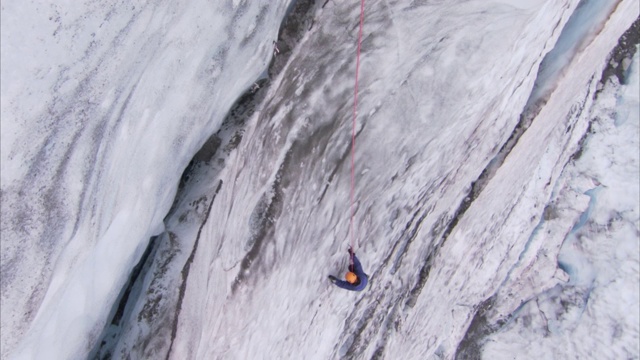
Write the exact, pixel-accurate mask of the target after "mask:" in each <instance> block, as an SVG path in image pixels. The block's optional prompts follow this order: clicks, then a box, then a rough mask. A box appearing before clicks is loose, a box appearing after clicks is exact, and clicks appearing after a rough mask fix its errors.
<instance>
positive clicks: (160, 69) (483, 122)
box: [2, 0, 638, 359]
mask: <svg viewBox="0 0 640 360" xmlns="http://www.w3.org/2000/svg"><path fill="white" fill-rule="evenodd" d="M294 5H295V6H293V7H292V8H291V9H289V11H287V7H288V3H287V2H285V1H281V2H275V1H269V2H266V1H265V2H263V3H262V4H259V3H258V2H249V1H217V2H214V3H210V2H209V3H207V2H198V1H196V2H190V3H176V2H161V3H158V4H155V5H151V4H145V3H141V4H136V5H135V6H132V7H131V8H124V7H121V6H116V4H115V3H113V4H106V3H101V4H100V5H95V4H93V3H87V4H84V5H83V6H77V7H76V8H66V7H64V8H63V7H59V6H51V5H46V6H45V4H35V5H29V4H22V3H19V2H14V3H12V4H6V5H5V4H3V13H2V65H3V66H2V330H3V331H2V357H3V358H5V357H6V358H42V357H43V356H45V354H46V356H47V357H48V358H61V359H62V358H78V357H85V356H87V355H89V356H90V357H98V358H104V357H108V356H112V357H114V358H126V357H130V358H167V357H169V358H174V359H254V358H257V359H259V358H300V357H304V358H318V359H326V358H340V357H354V358H405V359H413V358H432V357H443V358H453V357H455V356H458V357H461V358H464V357H471V358H474V357H478V356H480V355H479V354H480V351H481V347H482V346H483V345H484V344H485V343H486V342H487V341H490V342H494V341H497V342H501V341H502V342H505V341H509V342H511V343H513V344H514V346H513V347H512V348H509V351H512V349H522V347H516V345H515V344H517V342H515V341H513V340H511V338H509V336H514V335H504V336H503V337H500V336H502V335H495V336H494V335H491V333H493V332H495V331H497V330H501V329H503V327H502V325H504V324H507V323H508V324H512V323H517V321H512V320H513V319H515V318H517V314H516V313H514V312H516V311H517V310H518V309H519V306H520V304H521V303H522V302H526V301H528V300H529V299H531V298H533V297H535V296H537V295H539V294H540V293H542V292H544V291H545V290H547V289H550V288H553V287H554V286H555V285H556V284H562V283H563V282H566V281H567V280H569V277H568V276H567V274H566V273H565V272H564V271H563V270H562V269H560V268H558V262H557V260H556V258H557V254H558V252H559V251H560V248H561V245H562V243H563V240H564V239H565V237H566V236H567V234H570V233H571V231H572V229H573V228H574V224H576V223H578V222H579V220H580V215H581V212H582V211H584V210H585V209H587V207H588V199H587V200H586V201H584V198H582V200H580V199H578V200H577V201H574V202H572V203H571V206H564V205H559V206H558V207H557V208H554V207H553V206H551V205H549V204H550V201H552V200H553V201H556V199H558V196H560V195H559V194H561V193H562V191H560V190H559V189H562V184H565V183H569V180H566V179H568V178H572V176H571V175H564V177H561V173H562V172H563V169H565V165H566V164H567V162H568V161H569V159H570V158H571V157H572V155H573V154H574V153H575V152H576V151H577V150H578V149H579V147H580V140H581V139H582V138H583V136H584V134H585V132H586V131H587V128H588V124H589V121H590V120H591V112H590V111H589V110H588V109H590V108H591V106H592V102H593V96H594V93H595V91H596V86H597V83H598V81H599V79H600V74H601V72H602V68H603V66H604V64H605V60H606V59H607V55H608V54H609V52H610V51H611V49H612V48H613V47H614V45H615V44H616V42H617V40H618V38H619V37H620V35H621V34H622V33H623V32H624V31H625V30H626V29H627V28H628V27H629V26H630V25H631V23H632V22H633V21H634V20H635V19H636V18H637V17H638V1H637V0H621V1H605V2H603V1H593V0H592V1H587V0H583V1H579V0H564V1H556V0H553V1H550V0H549V1H543V0H529V1H524V0H517V1H500V0H492V1H486V0H473V1H461V0H460V1H431V2H426V1H410V0H397V1H392V0H386V1H385V0H379V1H376V0H368V1H367V2H366V14H365V19H366V20H365V28H364V38H363V44H362V63H361V74H360V81H361V83H360V89H361V91H360V97H359V99H360V101H359V117H358V121H357V139H356V188H355V191H356V194H355V195H356V200H357V203H356V212H355V222H356V224H357V225H356V237H357V246H356V250H357V253H358V256H359V257H360V259H361V261H362V262H363V265H364V266H365V270H366V271H367V272H368V273H369V275H370V285H369V287H368V289H367V290H366V291H364V292H362V293H350V292H346V291H342V290H339V289H337V288H335V287H333V286H332V285H331V284H330V283H329V282H328V281H327V280H326V276H327V275H328V274H334V275H340V274H341V273H342V272H343V271H344V270H345V268H346V264H347V261H348V258H347V255H346V248H347V246H348V244H349V238H348V229H349V185H350V178H349V175H350V168H349V165H350V162H349V155H350V145H351V144H350V134H351V117H350V116H351V106H352V95H353V78H354V70H355V62H354V60H355V47H356V37H357V31H358V28H357V25H358V17H359V6H358V4H357V3H356V2H342V1H333V0H329V1H326V0H321V1H313V0H298V1H296V2H295V4H294ZM30 6H31V8H30ZM285 13H286V14H288V15H289V17H288V19H287V22H286V23H285V24H284V25H283V27H282V28H280V22H281V20H282V18H283V17H284V16H285ZM25 14H28V15H32V16H26V18H28V20H27V21H22V22H21V21H19V19H21V18H25ZM35 15H37V16H35ZM278 32H279V34H278ZM274 40H277V43H276V48H277V50H275V49H274V45H273V43H272V42H273V41H274ZM571 44H573V46H568V45H571ZM556 45H558V46H556ZM552 50H554V51H552ZM274 55H275V58H272V59H271V61H270V62H269V58H270V57H273V56H274ZM267 66H268V71H267ZM541 68H542V69H541ZM545 69H549V71H545ZM261 77H266V78H262V79H261V80H259V81H258V82H257V83H256V86H254V87H252V83H253V82H254V81H256V80H257V79H258V78H261ZM24 79H28V80H24ZM251 87H252V89H251V90H248V89H249V88H251ZM534 89H535V91H533V90H534ZM241 95H242V96H241ZM236 100H237V102H236V103H235V105H234V106H233V108H232V111H231V113H229V114H227V112H228V111H229V109H230V108H231V106H232V104H233V103H234V101H236ZM225 115H226V116H225ZM636 116H637V115H636ZM631 123H632V122H631ZM203 144H205V146H204V147H203V148H202V149H201V150H200V151H199V152H198V149H199V148H200V146H201V145H203ZM196 152H198V153H197V154H196V156H195V158H194V159H193V161H192V162H191V164H190V165H189V166H188V168H187V171H186V172H185V176H184V177H183V179H182V181H181V182H180V192H179V194H178V197H177V198H176V199H175V201H174V202H173V206H172V201H173V196H174V195H175V193H176V190H177V188H178V179H179V178H180V173H181V172H182V170H183V169H184V168H185V166H187V164H188V163H189V160H190V159H191V157H192V156H193V155H194V154H195V153H196ZM636 167H637V164H636ZM577 171H579V170H577ZM630 171H631V173H633V169H631V170H630ZM559 179H560V180H559ZM559 204H562V202H559ZM563 206H564V207H563ZM170 208H171V210H170ZM635 211H636V212H635V216H636V219H637V208H636V210H635ZM167 212H169V215H167V216H166V218H164V217H165V215H166V214H167ZM552 215H553V216H552ZM629 216H630V219H631V222H633V219H634V218H633V216H634V213H633V212H631V213H630V214H629ZM163 218H164V221H163ZM550 218H554V219H555V220H554V221H543V219H544V220H550ZM634 225H635V227H636V229H638V222H637V220H636V223H635V224H632V225H630V226H631V227H633V226H634ZM545 230H547V231H549V234H552V235H549V236H548V237H545V236H542V235H543V234H544V231H545ZM632 230H633V229H631V230H629V231H630V232H629V233H628V234H627V235H625V236H633V234H632V233H633V231H632ZM152 235H159V236H157V237H155V238H154V240H153V241H152V242H151V246H149V247H148V248H147V244H148V243H149V238H150V237H151V236H152ZM636 235H637V232H636ZM576 236H577V235H576ZM145 248H147V251H146V252H145ZM143 253H144V256H143ZM540 254H543V255H540ZM141 257H142V258H143V261H142V262H140V264H139V267H138V269H137V270H136V271H135V273H136V274H138V277H136V278H132V279H131V281H130V285H131V286H129V287H125V288H123V290H122V291H121V287H123V286H124V285H125V284H126V283H127V278H128V276H129V273H130V272H131V270H132V269H133V268H134V265H135V264H136V263H137V262H138V260H139V259H140V258H141ZM565 270H567V269H566V268H565ZM569 275H572V276H573V274H572V273H571V272H570V271H569ZM628 276H630V278H631V279H633V276H636V278H637V267H636V268H635V272H634V270H633V269H632V270H631V272H630V273H629V274H628ZM571 281H575V279H571ZM119 291H120V294H118V292H119ZM551 297H552V296H551ZM630 301H631V302H633V301H634V300H633V298H632V299H631V300H630ZM112 304H114V305H113V307H112ZM549 306H551V305H549ZM514 314H515V315H514ZM505 328H509V329H513V328H516V327H515V326H513V325H510V326H509V327H505ZM516 330H517V329H516ZM636 332H637V328H636ZM522 333H523V331H519V332H518V333H517V334H516V335H515V336H516V337H517V336H520V334H522ZM509 334H513V332H511V333H509ZM487 336H489V337H487ZM527 336H529V335H527ZM534 336H535V335H534ZM502 339H505V340H502ZM625 339H627V338H625ZM559 341H561V340H559ZM556 344H562V343H561V342H559V343H554V344H553V345H551V346H550V347H549V348H550V349H555V348H553V346H555V345H556ZM505 349H506V347H501V346H488V345H487V346H485V348H484V350H485V351H486V352H485V354H488V356H490V357H493V356H496V354H497V355H503V356H505V353H504V352H503V351H505ZM551 351H553V350H551ZM506 355H508V356H510V355H511V353H509V354H506ZM636 356H637V354H636Z"/></svg>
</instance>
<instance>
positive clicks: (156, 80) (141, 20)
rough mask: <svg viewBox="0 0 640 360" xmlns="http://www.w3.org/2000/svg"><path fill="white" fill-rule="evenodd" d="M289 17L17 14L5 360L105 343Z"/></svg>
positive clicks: (161, 6) (6, 201)
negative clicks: (188, 180)
mask: <svg viewBox="0 0 640 360" xmlns="http://www.w3.org/2000/svg"><path fill="white" fill-rule="evenodd" d="M285 8H286V3H285V2H284V1H282V2H278V3H277V2H272V3H271V4H270V5H269V6H268V7H266V6H264V5H260V4H253V5H251V4H246V3H242V4H240V3H237V4H235V5H233V6H231V5H230V4H226V3H223V2H218V3H211V2H206V1H196V2H191V3H189V4H186V3H182V4H180V3H175V2H172V1H165V2H159V3H158V2H156V3H153V4H150V3H135V4H130V5H129V6H126V7H124V6H121V4H119V3H117V2H113V1H112V2H98V3H95V2H84V3H79V4H74V5H73V6H70V5H65V4H50V3H49V2H39V1H35V2H29V3H21V2H10V3H7V4H5V3H4V2H3V11H2V139H1V143H2V194H3V196H2V213H3V217H2V328H3V336H2V357H3V358H4V357H6V356H7V354H9V353H11V354H13V355H12V356H13V357H15V358H33V357H36V358H42V357H44V356H45V355H44V354H47V357H49V356H50V354H55V357H57V358H74V357H77V356H80V354H85V353H86V351H87V348H90V347H91V346H92V345H93V344H92V343H93V341H95V339H96V336H97V335H98V333H99V331H100V329H101V328H102V326H103V324H104V322H105V321H106V316H107V314H108V312H109V308H110V307H111V304H112V303H113V302H114V301H115V299H116V296H117V294H118V292H119V290H120V288H121V287H122V286H123V284H124V283H125V281H126V279H127V276H128V273H129V271H130V270H131V269H132V267H133V265H134V264H135V263H136V261H137V259H138V258H139V257H140V255H141V254H142V252H143V251H144V248H145V247H146V244H147V242H148V241H149V238H150V236H151V235H154V234H158V233H160V232H162V231H164V224H163V218H164V217H165V215H166V213H167V211H168V210H169V208H170V206H171V203H172V201H173V198H174V196H175V191H176V185H177V183H178V180H179V177H180V174H181V172H182V170H183V169H184V167H185V166H186V165H187V164H188V162H189V161H190V159H191V157H192V156H193V154H194V152H195V151H196V150H197V149H198V148H199V147H200V146H201V145H202V144H203V143H204V141H205V140H206V139H207V137H208V134H209V133H211V132H212V131H213V130H214V129H216V128H217V127H218V126H219V125H220V122H221V121H222V118H223V116H224V113H225V112H226V110H227V109H228V108H229V107H230V106H231V105H232V104H233V102H234V101H235V99H236V98H237V97H238V96H239V95H240V94H241V93H242V92H243V91H244V90H245V89H246V88H248V87H249V86H250V85H251V84H252V83H253V81H254V80H255V79H256V78H257V77H258V76H259V75H260V73H262V72H263V71H264V69H265V68H266V65H267V61H268V60H269V58H270V56H271V40H268V39H263V38H258V37H256V36H255V35H256V33H257V32H258V31H260V33H261V35H263V36H265V37H267V38H275V36H276V32H277V28H274V27H273V26H272V24H274V23H276V24H277V23H278V22H279V21H280V18H281V16H282V14H283V13H284V10H285ZM249 24H253V25H251V26H252V29H253V31H251V28H248V27H247V25H249ZM235 59H244V61H242V62H238V61H236V60H235ZM223 69H224V71H223ZM5 214H8V216H5ZM5 329H7V330H5ZM71 330H73V333H72V334H71V333H69V331H71ZM34 344H38V346H34ZM50 358H51V357H50Z"/></svg>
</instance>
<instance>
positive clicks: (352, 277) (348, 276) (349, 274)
mask: <svg viewBox="0 0 640 360" xmlns="http://www.w3.org/2000/svg"><path fill="white" fill-rule="evenodd" d="M344 278H345V279H346V280H347V282H348V283H350V284H355V283H356V281H358V276H357V275H356V274H354V273H352V272H351V271H347V273H346V274H345V275H344Z"/></svg>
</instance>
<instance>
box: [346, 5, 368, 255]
mask: <svg viewBox="0 0 640 360" xmlns="http://www.w3.org/2000/svg"><path fill="white" fill-rule="evenodd" d="M363 24H364V0H360V29H359V31H358V50H357V51H356V84H355V87H354V90H353V122H352V126H351V193H350V198H351V219H350V222H349V234H350V238H351V249H353V251H355V233H354V225H353V217H354V203H355V200H354V197H355V183H356V175H355V157H356V119H357V117H358V73H359V72H360V45H361V44H362V25H363ZM350 264H351V265H353V253H351V256H350Z"/></svg>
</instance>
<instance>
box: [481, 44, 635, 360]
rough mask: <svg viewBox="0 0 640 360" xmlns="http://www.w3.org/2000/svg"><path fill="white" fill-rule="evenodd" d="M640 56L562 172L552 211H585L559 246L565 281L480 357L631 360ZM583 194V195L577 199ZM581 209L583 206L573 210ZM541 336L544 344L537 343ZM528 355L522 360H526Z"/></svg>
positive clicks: (607, 94)
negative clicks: (580, 201)
mask: <svg viewBox="0 0 640 360" xmlns="http://www.w3.org/2000/svg"><path fill="white" fill-rule="evenodd" d="M638 59H639V55H638V52H636V55H635V57H634V59H633V65H632V67H631V70H630V74H629V76H628V79H629V81H630V83H629V84H625V85H623V86H620V85H619V84H618V83H617V80H616V78H615V77H612V78H611V79H612V80H610V81H611V82H610V83H608V84H607V85H606V87H605V89H604V91H603V92H601V93H600V94H599V96H598V100H597V101H596V103H595V104H594V106H593V108H592V110H591V117H592V118H593V123H592V128H591V133H590V134H589V137H588V138H587V141H586V144H585V145H584V150H583V151H582V155H581V156H580V157H579V158H578V159H577V160H576V161H575V162H573V163H572V164H571V165H569V166H568V167H567V168H566V169H565V170H564V172H563V175H562V178H563V179H565V180H564V181H565V183H564V185H563V188H562V189H561V190H559V191H560V192H567V193H571V194H573V196H565V197H563V198H561V199H558V200H557V203H558V206H575V204H573V202H574V201H575V200H572V198H574V199H575V198H579V197H581V196H586V197H588V198H589V205H588V207H587V208H586V209H584V210H583V212H582V214H581V216H580V219H579V221H578V222H577V223H576V225H575V226H574V228H573V229H572V230H571V232H569V234H568V236H567V237H566V239H565V240H564V242H563V245H562V248H561V250H560V253H559V254H558V262H559V265H560V266H561V267H562V269H563V270H565V271H567V272H568V274H569V276H570V277H569V280H568V281H567V282H561V283H560V284H558V285H556V286H555V287H553V288H551V289H549V290H548V291H546V292H543V293H541V294H537V295H536V296H535V297H534V298H533V299H532V300H530V301H528V302H527V303H526V304H525V305H524V306H523V307H522V309H520V310H519V312H518V314H517V315H516V317H515V318H514V319H513V320H512V321H511V323H510V324H509V325H507V326H506V329H505V330H504V331H501V332H500V333H496V334H495V335H493V336H491V337H490V341H489V342H488V343H487V345H486V347H485V350H484V353H483V356H484V357H486V358H509V357H508V356H505V354H513V353H515V354H521V356H519V357H518V358H539V357H554V356H558V354H570V356H574V357H576V358H585V357H588V358H599V359H620V358H634V357H636V358H637V356H638V351H639V349H638V342H639V341H640V329H639V325H638V324H640V310H639V309H638V304H639V303H640V289H639V285H638V284H639V283H640V253H639V251H638V250H639V249H638V246H639V245H638V241H639V236H640V209H639V207H640V204H639V203H638V199H639V198H640V185H639V184H640V154H638V148H639V147H640V143H639V140H640V128H639V125H640V116H639V114H638V109H639V108H638V94H639V92H638V84H639V79H640V74H639V73H638V67H639V63H638V61H639V60H638ZM581 194H584V195H581ZM580 208H584V206H582V207H580ZM542 334H544V336H540V335H542ZM525 354H529V355H525Z"/></svg>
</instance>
